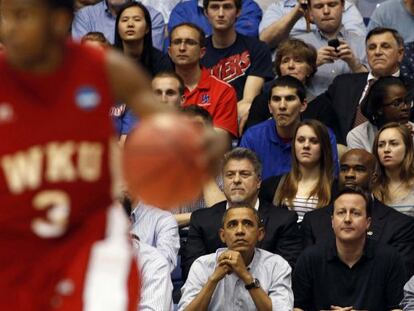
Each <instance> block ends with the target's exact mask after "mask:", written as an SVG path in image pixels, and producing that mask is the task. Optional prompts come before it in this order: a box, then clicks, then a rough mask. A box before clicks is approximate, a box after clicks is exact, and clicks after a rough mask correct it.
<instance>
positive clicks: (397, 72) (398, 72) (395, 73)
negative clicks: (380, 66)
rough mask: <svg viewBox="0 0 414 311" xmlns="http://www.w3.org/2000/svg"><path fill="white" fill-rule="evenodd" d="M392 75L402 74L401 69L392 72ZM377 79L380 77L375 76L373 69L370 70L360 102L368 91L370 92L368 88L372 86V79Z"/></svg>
mask: <svg viewBox="0 0 414 311" xmlns="http://www.w3.org/2000/svg"><path fill="white" fill-rule="evenodd" d="M392 76H393V77H396V78H398V77H399V76H400V70H397V71H396V72H394V73H393V74H392ZM377 79H378V77H375V76H374V75H373V74H372V71H370V72H369V73H368V76H367V84H366V85H365V87H364V91H363V92H362V95H361V98H360V99H359V103H361V101H362V99H364V97H365V95H366V93H367V92H368V88H369V87H370V85H369V84H370V81H373V80H377Z"/></svg>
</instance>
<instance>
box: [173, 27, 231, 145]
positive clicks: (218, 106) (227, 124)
mask: <svg viewBox="0 0 414 311" xmlns="http://www.w3.org/2000/svg"><path fill="white" fill-rule="evenodd" d="M170 40H171V41H170V46H169V48H168V54H169V55H170V57H171V60H172V62H173V63H174V64H175V71H176V73H177V74H178V75H179V76H180V77H181V78H182V79H183V81H184V85H185V88H184V104H183V106H184V107H185V106H189V105H198V106H200V107H202V108H204V109H206V110H207V111H208V112H209V113H210V114H211V116H212V118H213V125H214V128H215V129H216V130H217V131H219V132H223V133H226V134H227V135H228V137H229V138H233V137H237V136H238V131H237V106H236V105H237V97H236V92H235V90H234V89H233V87H232V86H231V85H230V84H228V83H226V82H223V81H221V80H219V79H217V78H216V77H214V76H212V75H210V72H209V71H208V70H207V69H205V68H203V67H201V66H200V59H201V58H202V57H203V56H204V54H205V52H206V48H205V34H204V32H203V30H202V29H201V28H199V27H198V26H196V25H194V24H191V23H183V24H179V25H177V26H175V27H174V28H173V29H172V30H171V33H170Z"/></svg>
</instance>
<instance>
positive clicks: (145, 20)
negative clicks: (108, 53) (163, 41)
mask: <svg viewBox="0 0 414 311" xmlns="http://www.w3.org/2000/svg"><path fill="white" fill-rule="evenodd" d="M151 27H152V25H151V16H150V14H149V12H148V10H147V8H146V7H145V6H144V5H143V4H142V3H139V2H130V3H127V4H126V5H124V6H122V7H121V9H120V10H119V12H118V15H117V17H116V22H115V43H114V46H115V47H116V48H117V49H119V50H120V51H123V53H124V54H125V55H128V56H129V57H131V58H133V59H135V60H136V61H137V63H139V64H141V65H142V66H143V67H144V68H145V69H147V71H148V73H149V74H150V75H151V76H152V77H153V76H155V75H156V74H157V73H159V72H161V71H172V70H173V66H172V64H171V61H170V60H169V58H168V56H167V55H165V54H163V53H162V52H161V51H160V50H158V49H156V48H154V47H153V44H152V33H151Z"/></svg>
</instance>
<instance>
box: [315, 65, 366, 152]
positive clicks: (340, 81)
mask: <svg viewBox="0 0 414 311" xmlns="http://www.w3.org/2000/svg"><path fill="white" fill-rule="evenodd" d="M367 78H368V73H366V72H365V73H347V74H342V75H339V76H336V77H335V79H334V80H333V81H332V83H331V85H330V86H329V88H328V90H327V91H325V92H324V93H322V94H320V95H319V96H317V97H316V98H315V99H314V100H313V101H312V102H311V103H310V104H309V106H312V105H315V107H317V108H318V109H317V110H319V109H329V108H323V107H326V106H330V107H332V109H333V111H334V112H335V114H336V116H337V120H338V127H337V128H336V129H337V131H336V133H335V134H336V140H337V142H338V143H342V144H346V135H347V134H348V132H349V131H350V130H351V129H352V127H353V124H354V119H355V113H356V108H357V106H358V104H359V100H360V99H361V96H362V93H363V92H364V88H365V85H366V84H367Z"/></svg>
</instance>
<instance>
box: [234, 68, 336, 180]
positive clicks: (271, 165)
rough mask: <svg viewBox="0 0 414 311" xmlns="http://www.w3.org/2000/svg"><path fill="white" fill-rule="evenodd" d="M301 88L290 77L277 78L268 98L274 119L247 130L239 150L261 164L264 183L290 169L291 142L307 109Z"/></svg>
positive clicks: (298, 82)
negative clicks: (254, 156) (265, 180)
mask: <svg viewBox="0 0 414 311" xmlns="http://www.w3.org/2000/svg"><path fill="white" fill-rule="evenodd" d="M305 96H306V90H305V87H304V86H303V84H302V83H301V82H300V81H299V80H298V79H296V78H294V77H291V76H283V77H280V78H277V79H276V80H275V81H274V83H273V85H272V88H271V92H270V94H269V109H270V111H271V113H272V116H273V118H272V119H270V120H267V121H264V122H262V123H259V124H257V125H255V126H253V127H251V128H249V129H248V130H247V131H246V132H245V133H244V134H243V136H242V139H241V141H240V146H241V147H245V148H249V149H251V150H253V151H254V152H255V153H256V154H257V156H258V157H259V159H260V160H261V162H262V164H263V173H262V177H263V179H266V178H268V177H271V176H276V175H282V174H284V173H287V172H289V171H290V169H291V140H292V137H293V135H294V132H295V129H296V127H297V125H298V124H299V122H300V119H301V113H302V112H304V111H305V110H306V108H307V105H308V104H307V102H306V99H305ZM329 139H330V142H331V145H332V151H333V160H334V164H335V171H336V172H338V152H337V146H336V138H335V135H334V134H333V132H332V131H331V130H329Z"/></svg>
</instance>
